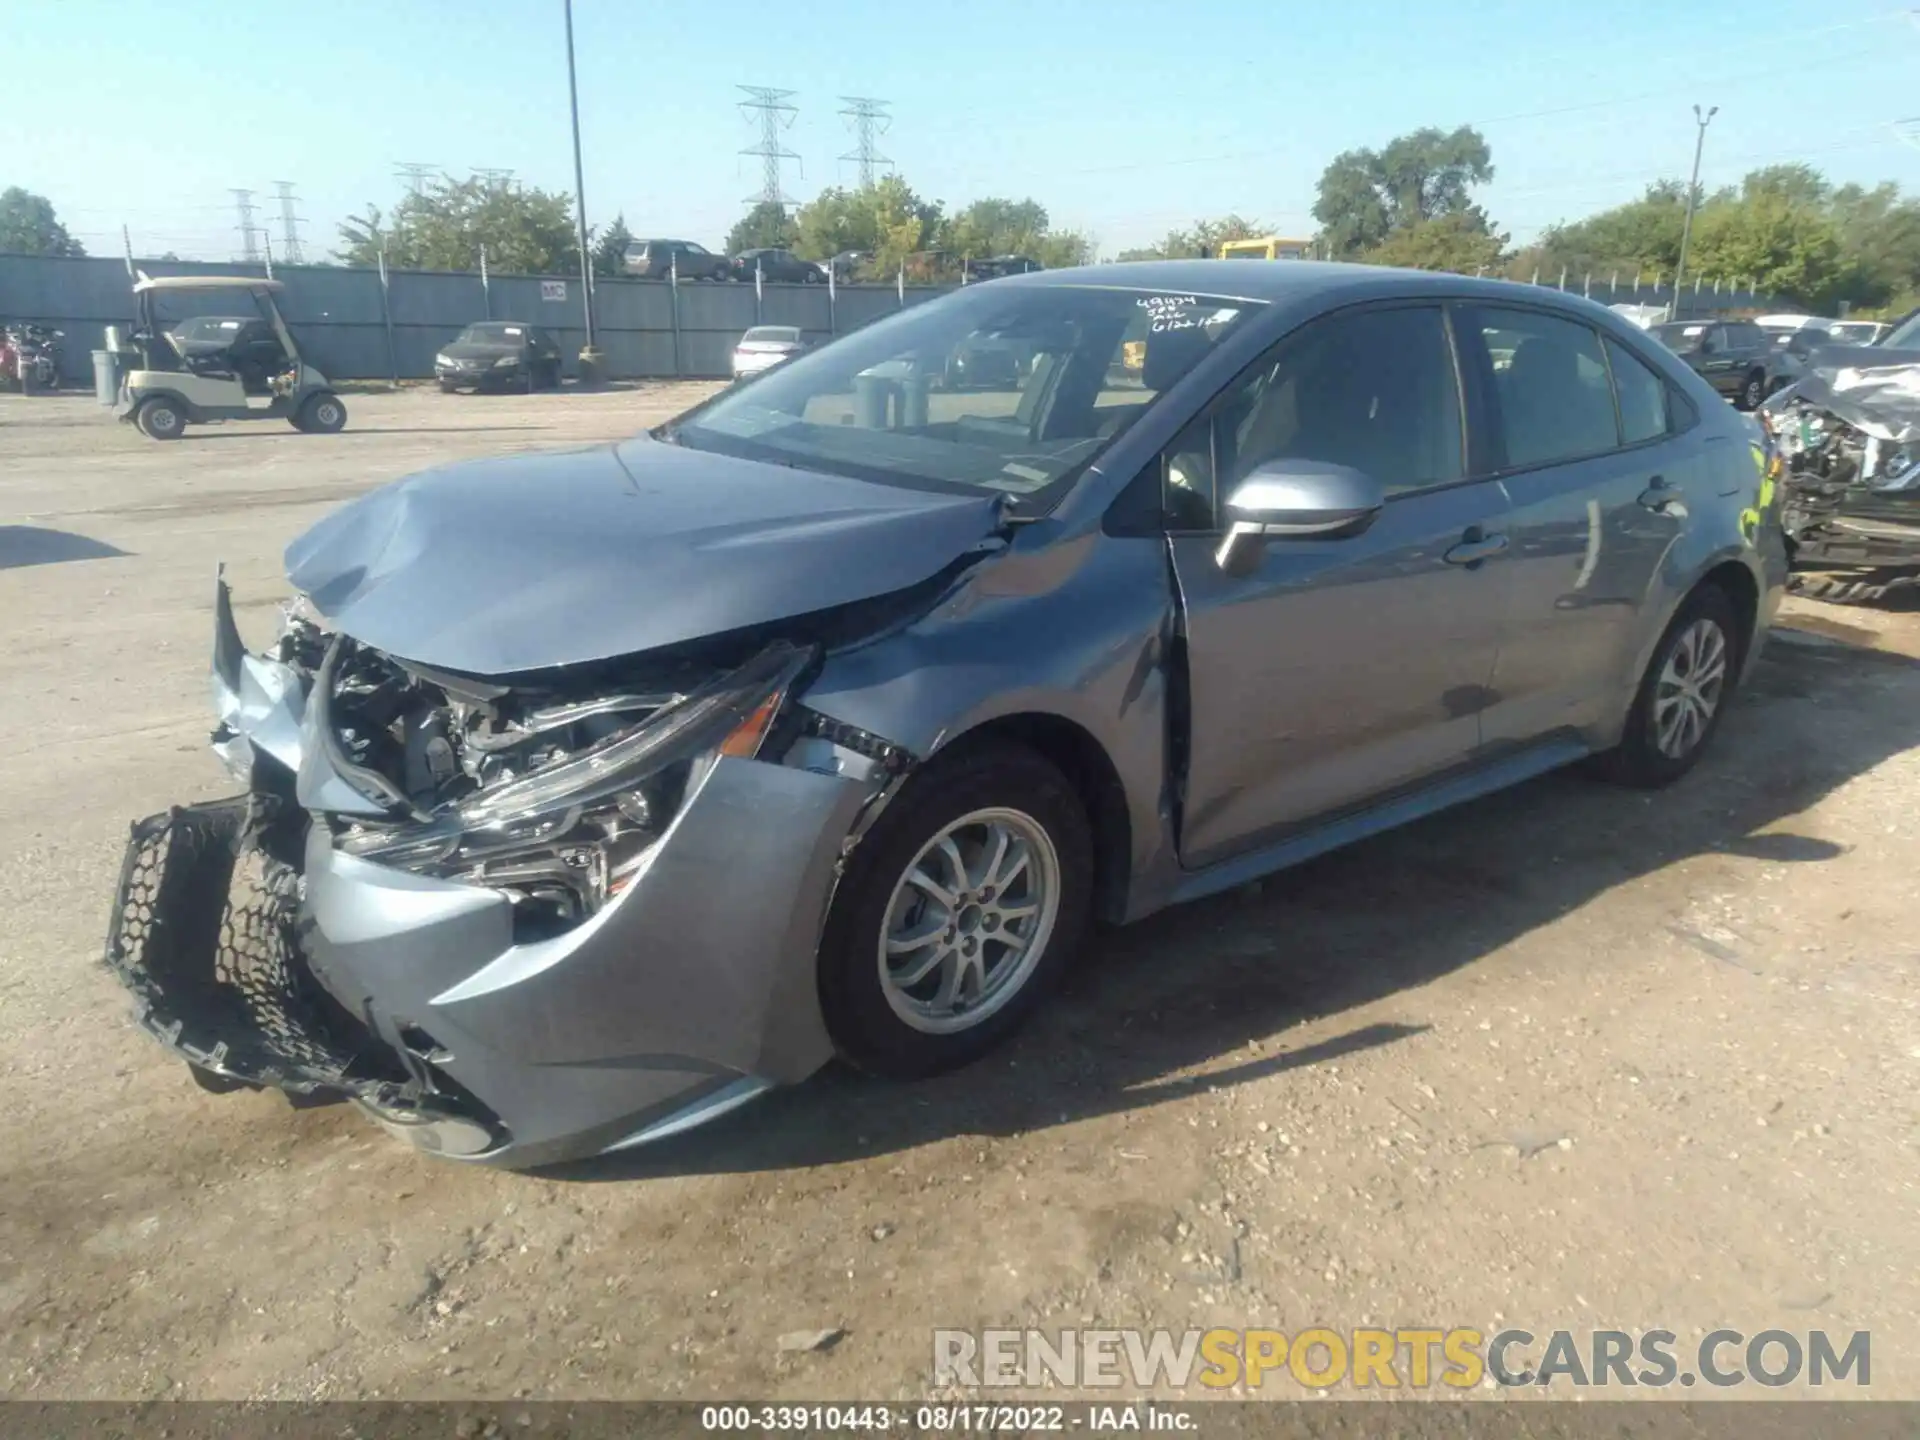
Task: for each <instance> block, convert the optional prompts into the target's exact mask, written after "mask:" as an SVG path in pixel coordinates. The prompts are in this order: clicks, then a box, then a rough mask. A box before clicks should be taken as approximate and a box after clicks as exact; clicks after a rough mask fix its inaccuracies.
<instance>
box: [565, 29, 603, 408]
mask: <svg viewBox="0 0 1920 1440" xmlns="http://www.w3.org/2000/svg"><path fill="white" fill-rule="evenodd" d="M566 16H567V104H568V106H569V107H570V108H571V110H572V112H573V218H574V224H575V227H576V230H577V232H578V235H579V242H580V313H581V315H582V316H584V317H585V320H586V329H587V343H586V344H585V345H583V346H581V348H580V383H581V384H582V385H595V384H598V383H599V380H600V352H599V350H597V349H596V348H595V347H594V343H593V256H592V254H591V253H589V251H588V250H587V176H586V170H585V169H584V168H583V167H582V166H581V164H580V86H579V84H578V82H577V81H576V80H575V79H574V73H573V0H566Z"/></svg>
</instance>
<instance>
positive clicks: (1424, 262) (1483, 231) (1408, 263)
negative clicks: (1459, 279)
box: [1365, 213, 1507, 275]
mask: <svg viewBox="0 0 1920 1440" xmlns="http://www.w3.org/2000/svg"><path fill="white" fill-rule="evenodd" d="M1506 242H1507V237H1506V236H1504V235H1497V234H1494V233H1493V232H1492V231H1490V230H1488V229H1487V226H1486V222H1485V221H1484V220H1483V219H1482V218H1481V217H1479V216H1478V215H1473V214H1464V213H1456V214H1452V215H1441V216H1439V217H1438V218H1436V219H1433V220H1420V221H1417V222H1415V223H1414V224H1412V225H1407V226H1403V227H1402V228H1400V229H1397V230H1394V231H1392V232H1391V233H1389V234H1388V236H1387V238H1386V239H1385V240H1382V241H1381V242H1380V243H1379V244H1378V245H1376V246H1374V248H1373V249H1371V250H1369V251H1368V252H1367V253H1366V256H1365V259H1366V260H1367V261H1368V262H1369V263H1370V264H1374V265H1399V266H1403V267H1405V268H1406V269H1409V270H1452V271H1457V272H1458V273H1460V274H1462V275H1474V274H1478V273H1479V272H1480V271H1482V270H1491V269H1493V268H1495V267H1496V266H1498V265H1499V263H1500V261H1501V257H1502V254H1503V252H1504V251H1505V249H1506Z"/></svg>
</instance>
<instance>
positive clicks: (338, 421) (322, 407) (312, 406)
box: [293, 390, 347, 435]
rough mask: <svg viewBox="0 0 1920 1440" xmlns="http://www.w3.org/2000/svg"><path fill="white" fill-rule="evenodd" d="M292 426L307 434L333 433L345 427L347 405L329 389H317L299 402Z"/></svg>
mask: <svg viewBox="0 0 1920 1440" xmlns="http://www.w3.org/2000/svg"><path fill="white" fill-rule="evenodd" d="M293 428H294V429H296V430H304V431H305V432H306V433H307V434H309V435H333V434H337V433H338V432H340V431H341V430H344V429H346V428H347V406H346V402H345V401H343V400H342V399H341V398H340V397H339V396H338V395H336V394H334V393H333V392H332V391H331V390H318V391H315V392H314V393H313V394H311V395H309V396H308V397H307V398H306V399H305V401H303V402H302V403H301V406H300V410H299V413H298V414H296V415H295V416H294V417H293Z"/></svg>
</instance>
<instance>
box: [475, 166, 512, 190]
mask: <svg viewBox="0 0 1920 1440" xmlns="http://www.w3.org/2000/svg"><path fill="white" fill-rule="evenodd" d="M473 175H474V178H475V179H476V180H481V181H484V182H485V183H486V186H487V188H488V189H489V190H491V189H494V188H495V187H497V186H503V185H509V184H511V183H513V171H511V170H501V169H499V168H497V167H495V166H488V165H476V166H474V167H473Z"/></svg>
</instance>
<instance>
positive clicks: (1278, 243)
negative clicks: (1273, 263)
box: [1220, 235, 1313, 260]
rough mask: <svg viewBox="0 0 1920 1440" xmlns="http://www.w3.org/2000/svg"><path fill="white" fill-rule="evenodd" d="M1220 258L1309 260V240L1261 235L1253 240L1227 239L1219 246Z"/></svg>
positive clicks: (1310, 248) (1310, 243)
mask: <svg viewBox="0 0 1920 1440" xmlns="http://www.w3.org/2000/svg"><path fill="white" fill-rule="evenodd" d="M1220 258H1221V259H1222V260H1311V259H1312V258H1313V242H1312V241H1311V240H1288V239H1285V238H1283V237H1282V236H1279V235H1262V236H1260V237H1259V238H1257V239H1253V240H1229V241H1227V242H1226V243H1225V244H1223V245H1222V246H1221V247H1220Z"/></svg>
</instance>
